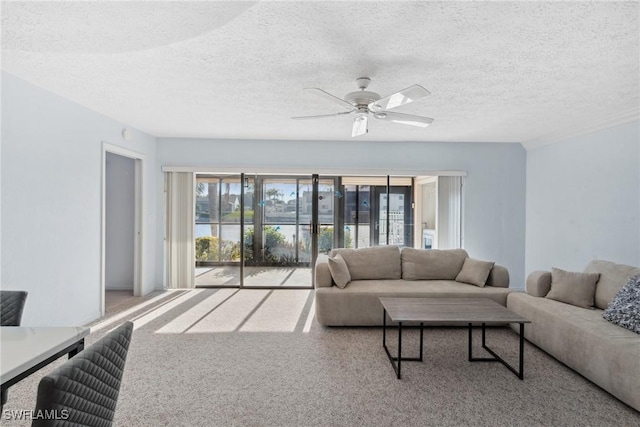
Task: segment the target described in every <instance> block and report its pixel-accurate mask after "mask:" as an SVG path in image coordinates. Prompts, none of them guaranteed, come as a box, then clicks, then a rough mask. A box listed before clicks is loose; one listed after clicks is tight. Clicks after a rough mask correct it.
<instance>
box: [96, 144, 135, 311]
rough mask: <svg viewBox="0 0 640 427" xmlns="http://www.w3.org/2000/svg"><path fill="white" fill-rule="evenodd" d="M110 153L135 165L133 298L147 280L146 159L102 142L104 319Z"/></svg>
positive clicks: (102, 278) (101, 287)
mask: <svg viewBox="0 0 640 427" xmlns="http://www.w3.org/2000/svg"><path fill="white" fill-rule="evenodd" d="M107 153H111V154H117V155H119V156H123V157H128V158H130V159H133V160H134V161H135V162H134V197H135V204H134V246H133V251H134V259H133V296H142V283H143V280H144V268H143V267H144V265H143V260H144V239H143V227H142V224H143V218H144V196H145V194H144V191H143V189H144V185H143V184H144V170H145V156H144V154H142V153H139V152H137V151H133V150H130V149H128V148H124V147H121V146H119V145H114V144H111V143H108V142H104V141H103V142H102V183H101V184H102V189H101V222H100V313H101V316H104V315H105V292H106V252H107V251H106V242H107V235H106V228H107V221H106V219H107V200H106V199H107Z"/></svg>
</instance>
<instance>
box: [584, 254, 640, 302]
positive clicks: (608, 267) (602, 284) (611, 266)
mask: <svg viewBox="0 0 640 427" xmlns="http://www.w3.org/2000/svg"><path fill="white" fill-rule="evenodd" d="M584 272H585V273H600V280H598V284H597V285H596V296H595V300H596V307H598V308H602V309H605V308H607V306H608V305H609V303H610V302H611V300H613V297H615V296H616V294H617V293H618V291H619V290H620V288H621V287H622V286H623V285H624V284H625V283H627V281H628V280H629V279H630V278H631V277H633V276H637V275H639V274H640V268H637V267H631V266H629V265H624V264H616V263H613V262H611V261H602V260H594V261H591V262H590V263H589V264H587V266H586V267H585V269H584Z"/></svg>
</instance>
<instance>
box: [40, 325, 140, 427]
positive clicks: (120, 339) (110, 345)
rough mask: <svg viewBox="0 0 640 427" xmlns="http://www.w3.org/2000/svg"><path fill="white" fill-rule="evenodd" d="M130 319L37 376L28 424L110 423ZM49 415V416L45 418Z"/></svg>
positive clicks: (96, 426) (100, 426) (98, 425)
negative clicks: (45, 373)
mask: <svg viewBox="0 0 640 427" xmlns="http://www.w3.org/2000/svg"><path fill="white" fill-rule="evenodd" d="M132 331H133V323H131V322H126V323H124V324H122V325H121V326H119V327H118V328H116V329H114V330H113V331H111V332H109V333H108V334H107V335H105V336H104V337H102V338H101V339H100V340H98V341H96V342H95V343H94V344H92V345H91V346H89V347H87V348H86V349H85V350H83V351H81V352H80V353H78V354H77V355H75V356H74V357H72V358H71V359H69V360H67V361H66V362H65V363H64V365H62V366H60V367H58V368H56V369H55V370H54V371H53V372H51V373H50V374H49V375H47V376H45V377H43V378H42V380H40V385H39V386H38V400H37V403H36V412H35V414H43V415H44V416H43V417H38V418H36V419H34V420H33V423H32V424H31V425H32V426H37V427H41V426H57V427H62V426H71V425H73V426H92V427H107V426H111V424H112V422H113V417H114V415H115V409H116V403H117V401H118V394H119V392H120V383H121V381H122V374H123V372H124V364H125V361H126V359H127V352H128V350H129V343H130V342H131V334H132ZM46 418H49V419H46Z"/></svg>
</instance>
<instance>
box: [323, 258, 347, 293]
mask: <svg viewBox="0 0 640 427" xmlns="http://www.w3.org/2000/svg"><path fill="white" fill-rule="evenodd" d="M328 261H329V271H330V272H331V277H332V278H333V281H334V282H336V285H337V286H338V287H339V288H341V289H343V288H344V287H345V286H347V285H348V284H349V282H350V281H351V274H349V268H348V267H347V263H346V262H345V261H344V258H342V255H340V254H336V255H335V256H333V257H329V260H328Z"/></svg>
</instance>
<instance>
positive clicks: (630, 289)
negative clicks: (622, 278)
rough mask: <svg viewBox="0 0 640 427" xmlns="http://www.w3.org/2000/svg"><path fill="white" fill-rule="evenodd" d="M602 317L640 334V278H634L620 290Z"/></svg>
mask: <svg viewBox="0 0 640 427" xmlns="http://www.w3.org/2000/svg"><path fill="white" fill-rule="evenodd" d="M602 317H604V318H605V319H607V320H608V321H610V322H611V323H615V324H616V325H619V326H622V327H623V328H626V329H629V330H630V331H633V332H635V333H636V334H640V276H635V277H632V278H631V279H629V281H628V282H627V284H626V285H624V286H623V287H622V288H620V291H619V292H618V294H617V295H616V296H615V297H614V298H613V301H611V304H609V307H607V309H606V310H605V311H604V313H603V314H602Z"/></svg>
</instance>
